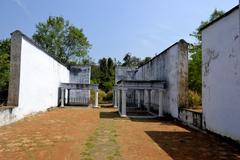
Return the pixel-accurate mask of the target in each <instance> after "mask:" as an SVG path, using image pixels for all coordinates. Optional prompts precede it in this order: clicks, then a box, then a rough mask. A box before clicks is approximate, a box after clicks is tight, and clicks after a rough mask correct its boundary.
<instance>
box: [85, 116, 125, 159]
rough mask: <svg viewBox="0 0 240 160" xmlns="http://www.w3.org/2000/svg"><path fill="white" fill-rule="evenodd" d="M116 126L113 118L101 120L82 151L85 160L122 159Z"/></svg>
mask: <svg viewBox="0 0 240 160" xmlns="http://www.w3.org/2000/svg"><path fill="white" fill-rule="evenodd" d="M117 136H118V135H117V133H116V126H115V125H114V122H113V120H110V119H109V120H104V119H101V120H100V124H99V126H98V128H97V129H96V131H95V132H94V133H93V134H92V135H91V136H90V137H89V138H88V140H87V141H86V143H85V148H84V151H83V152H82V154H81V155H82V158H81V159H83V160H94V159H97V160H119V159H121V156H120V151H119V145H118V143H117Z"/></svg>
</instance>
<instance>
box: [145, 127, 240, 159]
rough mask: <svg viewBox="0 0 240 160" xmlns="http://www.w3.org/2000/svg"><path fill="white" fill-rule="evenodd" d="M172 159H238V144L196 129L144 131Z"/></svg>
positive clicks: (239, 155) (239, 151)
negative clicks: (232, 143) (230, 143)
mask: <svg viewBox="0 0 240 160" xmlns="http://www.w3.org/2000/svg"><path fill="white" fill-rule="evenodd" d="M145 133H146V134H147V135H148V136H149V137H151V138H152V140H153V141H154V142H155V143H157V144H158V146H159V147H160V148H161V149H163V150H164V151H165V152H166V153H167V154H168V155H169V156H171V157H172V158H173V159H174V160H182V159H194V160H198V159H199V160H202V159H205V160H208V159H211V160H212V159H213V160H215V159H216V160H217V159H227V160H230V159H240V149H239V146H238V147H237V146H234V145H229V144H228V143H226V142H224V141H223V140H221V139H218V138H216V137H214V136H209V135H206V134H203V133H200V132H198V131H191V130H190V131H145Z"/></svg>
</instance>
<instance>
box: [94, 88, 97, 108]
mask: <svg viewBox="0 0 240 160" xmlns="http://www.w3.org/2000/svg"><path fill="white" fill-rule="evenodd" d="M94 107H96V108H97V107H98V90H95V104H94Z"/></svg>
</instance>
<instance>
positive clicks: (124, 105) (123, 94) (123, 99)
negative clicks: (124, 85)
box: [121, 89, 127, 117]
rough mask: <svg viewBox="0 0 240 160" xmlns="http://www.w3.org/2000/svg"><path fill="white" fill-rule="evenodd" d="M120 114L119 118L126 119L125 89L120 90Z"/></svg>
mask: <svg viewBox="0 0 240 160" xmlns="http://www.w3.org/2000/svg"><path fill="white" fill-rule="evenodd" d="M121 91H122V98H121V99H122V106H121V107H122V113H121V116H122V117H127V109H126V91H127V90H126V89H122V90H121Z"/></svg>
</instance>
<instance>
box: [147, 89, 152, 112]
mask: <svg viewBox="0 0 240 160" xmlns="http://www.w3.org/2000/svg"><path fill="white" fill-rule="evenodd" d="M151 93H152V90H151V89H149V90H148V110H147V111H150V107H151Z"/></svg>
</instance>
